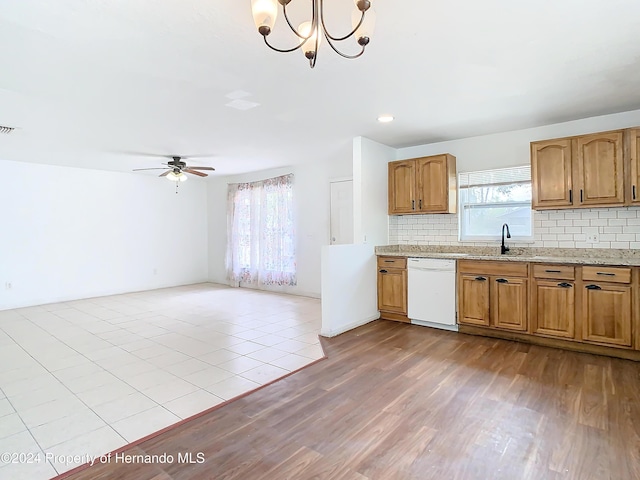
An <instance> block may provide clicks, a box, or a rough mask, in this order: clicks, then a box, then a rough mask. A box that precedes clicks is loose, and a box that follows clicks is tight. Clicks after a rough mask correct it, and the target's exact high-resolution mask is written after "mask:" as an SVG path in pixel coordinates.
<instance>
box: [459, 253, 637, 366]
mask: <svg viewBox="0 0 640 480" xmlns="http://www.w3.org/2000/svg"><path fill="white" fill-rule="evenodd" d="M509 263H516V262H500V261H472V260H461V261H459V262H458V323H459V324H460V331H462V332H464V333H474V334H480V335H488V336H498V337H502V338H512V339H516V340H521V341H528V342H532V343H540V344H543V345H549V346H555V347H560V348H569V349H573V350H581V351H587V352H592V353H599V354H605V355H612V356H621V357H623V358H632V359H634V360H640V291H639V288H640V287H639V285H638V284H639V283H640V282H639V278H638V277H640V272H639V271H635V270H638V269H632V268H630V267H613V266H596V265H585V266H574V265H557V264H537V263H531V264H528V263H526V262H523V263H522V264H519V266H515V265H509ZM527 267H530V268H529V270H527ZM610 347H614V348H610ZM634 349H635V350H636V351H635V352H634V351H633V350H634ZM625 350H626V351H627V352H625Z"/></svg>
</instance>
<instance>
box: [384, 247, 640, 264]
mask: <svg viewBox="0 0 640 480" xmlns="http://www.w3.org/2000/svg"><path fill="white" fill-rule="evenodd" d="M376 254H377V255H387V256H397V257H413V258H448V259H455V260H500V261H503V262H535V263H570V264H576V265H614V266H640V250H619V249H609V248H530V247H510V251H509V252H507V253H506V254H505V255H500V246H499V245H498V246H495V247H465V246H453V245H385V246H380V247H376Z"/></svg>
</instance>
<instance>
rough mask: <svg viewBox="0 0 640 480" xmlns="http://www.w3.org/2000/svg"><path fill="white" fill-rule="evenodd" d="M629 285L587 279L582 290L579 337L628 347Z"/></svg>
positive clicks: (629, 332) (629, 333)
mask: <svg viewBox="0 0 640 480" xmlns="http://www.w3.org/2000/svg"><path fill="white" fill-rule="evenodd" d="M631 320H632V316H631V286H630V285H615V284H607V283H598V284H596V283H588V284H587V285H585V286H584V291H583V292H582V322H583V324H582V339H583V340H587V341H590V342H596V343H602V344H606V345H619V346H624V347H631Z"/></svg>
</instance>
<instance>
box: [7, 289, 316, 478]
mask: <svg viewBox="0 0 640 480" xmlns="http://www.w3.org/2000/svg"><path fill="white" fill-rule="evenodd" d="M320 322H321V313H320V301H319V300H317V299H313V298H306V297H296V296H290V295H280V294H272V293H267V292H262V291H255V290H249V289H236V288H228V287H225V286H221V285H215V284H198V285H190V286H185V287H177V288H167V289H161V290H153V291H148V292H138V293H130V294H124V295H114V296H109V297H100V298H92V299H87V300H79V301H72V302H64V303H56V304H50V305H42V306H37V307H29V308H21V309H15V310H5V311H0V454H2V453H5V454H6V453H13V454H14V455H15V456H14V457H13V458H10V460H11V461H10V462H8V463H7V461H6V460H7V458H5V457H0V478H2V479H4V478H7V479H9V478H11V479H19V478H28V479H30V480H32V479H35V480H37V479H48V478H51V477H53V476H55V475H56V474H58V473H62V472H64V471H67V470H70V469H72V468H74V467H76V466H77V465H80V464H82V463H85V462H86V460H87V458H86V457H82V458H73V459H72V458H69V457H72V456H82V455H101V454H105V453H107V452H110V451H112V450H114V449H116V448H119V447H121V446H123V445H125V444H127V443H129V442H132V441H135V440H138V439H139V438H142V437H144V436H146V435H149V434H151V433H153V432H156V431H158V430H160V429H162V428H164V427H167V426H169V425H171V424H173V423H175V422H178V421H180V420H181V419H183V418H187V417H190V416H191V415H194V414H196V413H199V412H201V411H204V410H206V409H208V408H210V407H213V406H215V405H217V404H219V403H221V402H224V401H225V400H228V399H231V398H233V397H236V396H238V395H240V394H242V393H244V392H247V391H249V390H253V389H254V388H257V387H259V386H260V385H264V384H265V383H268V382H270V381H272V380H274V379H276V378H279V377H281V376H283V375H286V374H287V373H289V372H291V371H293V370H297V369H298V368H301V367H303V366H305V365H307V364H309V363H311V362H312V361H314V360H317V359H319V358H321V357H322V356H323V352H322V349H321V347H320V344H319V340H318V334H319V332H320ZM20 454H22V457H20ZM29 455H31V456H29ZM38 459H39V460H40V461H39V462H38V461H35V460H38ZM29 460H32V462H29ZM13 461H15V462H17V463H12V462H13Z"/></svg>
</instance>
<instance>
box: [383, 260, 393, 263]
mask: <svg viewBox="0 0 640 480" xmlns="http://www.w3.org/2000/svg"><path fill="white" fill-rule="evenodd" d="M384 263H395V260H385V261H384Z"/></svg>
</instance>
